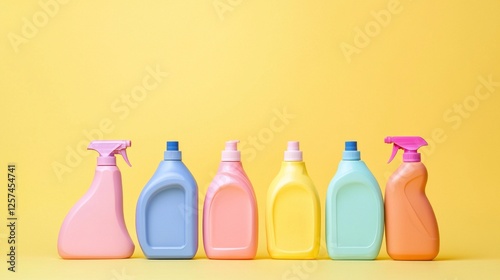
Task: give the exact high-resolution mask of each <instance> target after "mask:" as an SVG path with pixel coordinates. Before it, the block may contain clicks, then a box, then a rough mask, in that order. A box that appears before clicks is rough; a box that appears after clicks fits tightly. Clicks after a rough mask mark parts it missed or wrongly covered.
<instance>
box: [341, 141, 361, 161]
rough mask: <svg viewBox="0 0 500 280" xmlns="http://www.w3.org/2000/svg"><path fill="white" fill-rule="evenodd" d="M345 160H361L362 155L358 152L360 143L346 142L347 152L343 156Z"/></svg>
mask: <svg viewBox="0 0 500 280" xmlns="http://www.w3.org/2000/svg"><path fill="white" fill-rule="evenodd" d="M342 159H343V160H360V159H361V155H360V153H359V151H358V142H356V141H346V142H345V151H344V153H343V154H342Z"/></svg>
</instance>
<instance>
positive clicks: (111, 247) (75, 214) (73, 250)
mask: <svg viewBox="0 0 500 280" xmlns="http://www.w3.org/2000/svg"><path fill="white" fill-rule="evenodd" d="M130 145H131V143H130V141H129V140H104V141H92V142H91V143H90V145H89V146H88V148H87V149H88V150H95V151H97V152H98V153H99V155H100V156H99V157H98V158H97V167H96V170H95V175H94V180H93V181H92V185H91V186H90V189H89V190H88V192H87V193H86V194H85V195H84V196H83V197H82V198H81V199H80V200H79V201H78V202H77V203H76V204H75V206H73V208H72V209H71V210H70V211H69V213H68V215H67V216H66V218H65V219H64V222H63V224H62V226H61V230H60V231H59V239H58V244H57V248H58V251H59V255H60V256H61V257H62V258H64V259H118V258H128V257H130V256H131V255H132V253H133V252H134V248H135V247H134V243H133V242H132V239H131V238H130V235H129V234H128V231H127V227H126V226H125V221H124V218H123V193H122V177H121V173H120V170H119V169H118V167H117V166H116V158H115V154H120V155H122V156H123V159H124V160H125V162H126V163H127V164H128V165H130V162H129V161H128V158H127V153H126V151H125V150H126V149H127V147H130Z"/></svg>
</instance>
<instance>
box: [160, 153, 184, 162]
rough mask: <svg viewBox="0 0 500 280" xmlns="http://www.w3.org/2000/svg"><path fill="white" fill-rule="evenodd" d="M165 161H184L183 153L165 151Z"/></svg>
mask: <svg viewBox="0 0 500 280" xmlns="http://www.w3.org/2000/svg"><path fill="white" fill-rule="evenodd" d="M163 160H165V161H180V160H182V153H181V151H165V152H164V153H163Z"/></svg>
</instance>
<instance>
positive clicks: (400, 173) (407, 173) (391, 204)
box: [385, 136, 439, 260]
mask: <svg viewBox="0 0 500 280" xmlns="http://www.w3.org/2000/svg"><path fill="white" fill-rule="evenodd" d="M385 143H388V144H391V143H393V144H394V147H393V150H392V155H391V158H390V159H389V162H391V161H392V160H393V159H394V157H395V156H396V153H397V152H398V149H402V150H404V154H403V163H402V164H401V165H400V166H399V168H398V169H397V170H396V171H395V172H394V173H393V174H392V175H391V177H390V178H389V181H388V182H387V187H386V189H385V223H386V225H385V226H386V229H385V231H386V232H385V235H386V243H387V253H388V254H389V256H390V257H391V258H393V259H395V260H432V259H434V258H435V257H436V256H437V254H438V253H439V230H438V225H437V221H436V216H435V215H434V211H433V210H432V206H431V204H430V203H429V200H428V199H427V197H426V195H425V185H426V183H427V169H426V168H425V166H424V165H423V164H422V162H420V154H419V153H418V152H417V150H418V149H419V148H420V147H422V146H425V145H427V142H425V140H424V139H423V138H421V137H418V136H411V137H410V136H408V137H387V138H385Z"/></svg>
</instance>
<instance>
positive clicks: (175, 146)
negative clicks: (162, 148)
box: [167, 141, 179, 151]
mask: <svg viewBox="0 0 500 280" xmlns="http://www.w3.org/2000/svg"><path fill="white" fill-rule="evenodd" d="M178 150H179V141H167V151H178Z"/></svg>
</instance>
